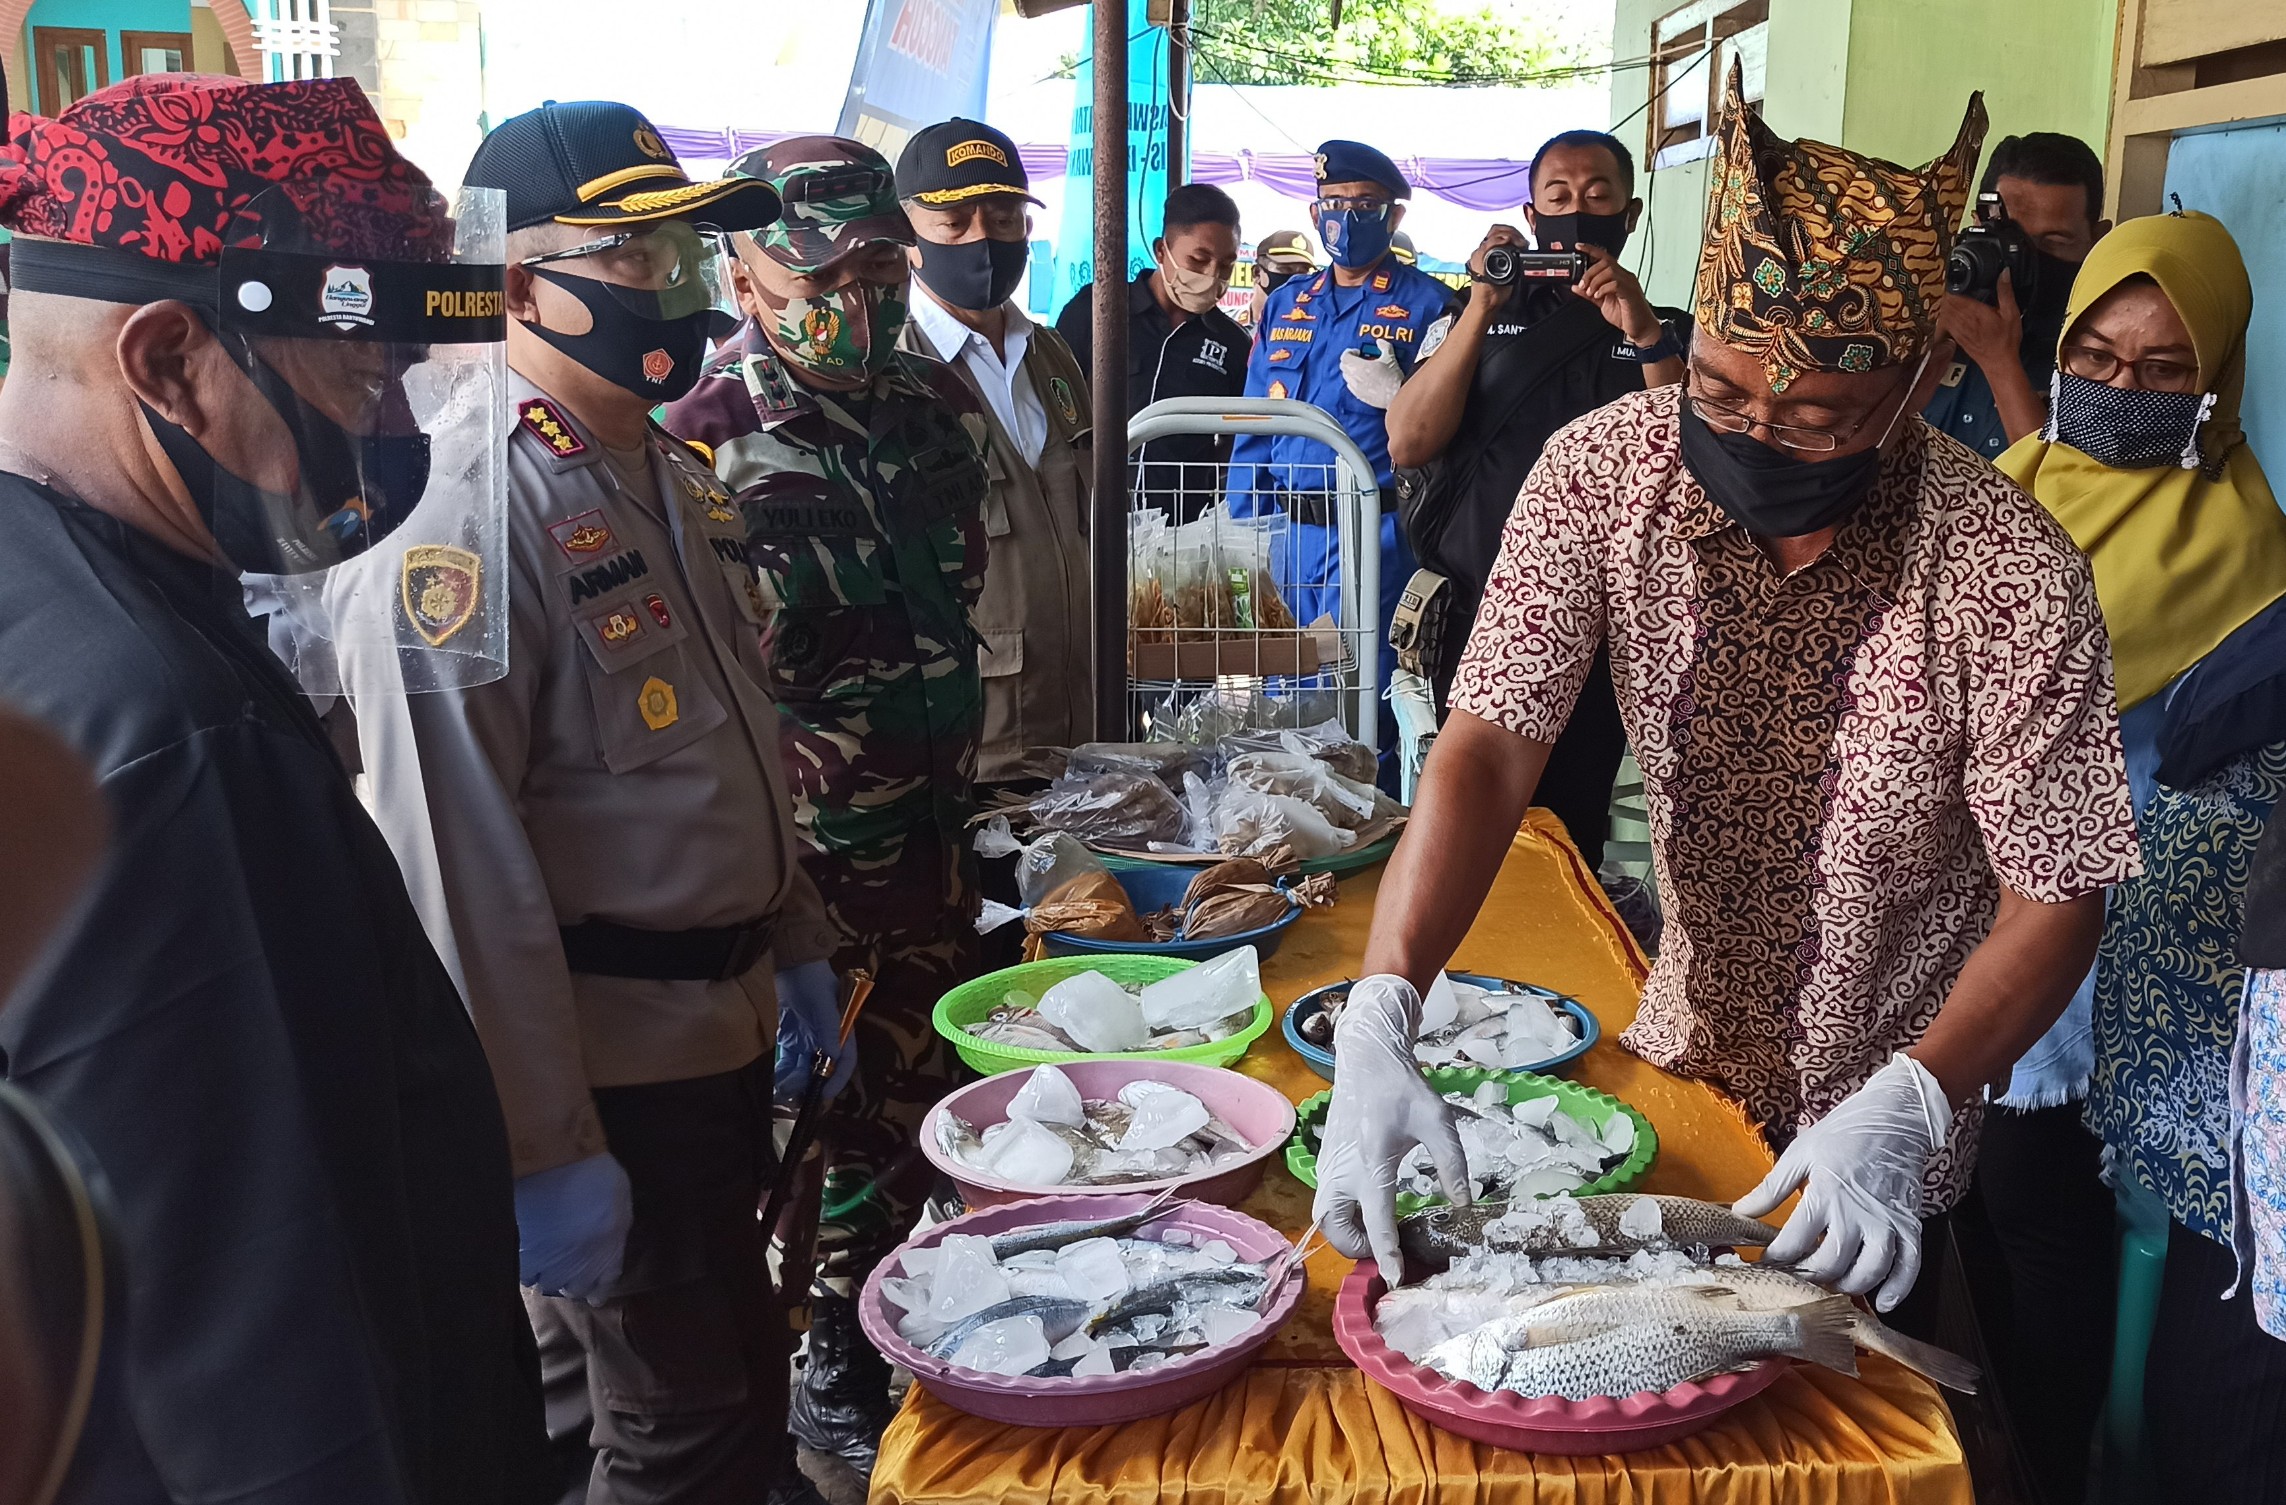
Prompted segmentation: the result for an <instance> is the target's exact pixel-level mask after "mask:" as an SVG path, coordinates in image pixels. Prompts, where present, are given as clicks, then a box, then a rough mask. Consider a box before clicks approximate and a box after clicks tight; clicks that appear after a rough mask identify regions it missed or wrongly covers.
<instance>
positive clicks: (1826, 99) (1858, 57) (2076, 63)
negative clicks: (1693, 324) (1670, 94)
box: [1611, 0, 2118, 307]
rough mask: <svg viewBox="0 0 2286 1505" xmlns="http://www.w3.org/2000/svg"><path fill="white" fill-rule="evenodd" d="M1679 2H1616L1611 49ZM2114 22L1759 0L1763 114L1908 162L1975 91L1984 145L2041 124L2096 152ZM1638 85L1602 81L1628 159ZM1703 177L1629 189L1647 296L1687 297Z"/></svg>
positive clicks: (2071, 8)
mask: <svg viewBox="0 0 2286 1505" xmlns="http://www.w3.org/2000/svg"><path fill="white" fill-rule="evenodd" d="M1680 3H1681V0H1617V3H1616V4H1615V6H1614V13H1613V17H1612V49H1611V51H1612V56H1613V57H1615V58H1621V59H1625V58H1640V57H1644V56H1647V55H1648V54H1649V52H1650V50H1651V27H1652V23H1653V22H1654V21H1656V20H1657V19H1658V18H1659V17H1660V16H1663V15H1665V14H1667V13H1668V12H1670V11H1672V10H1674V9H1675V8H1676V7H1677V6H1678V5H1679V4H1680ZM2003 15H2005V17H2006V19H2005V22H2003V21H2002V20H2001V19H2000V18H2001V17H2002V16H2003ZM2117 17H2118V3H2117V0H2008V3H2007V4H2005V6H2003V5H2001V4H2000V3H1998V0H1771V5H1770V59H1769V70H1768V75H1767V77H1768V83H1767V86H1766V89H1767V96H1768V97H1767V98H1766V99H1765V100H1764V101H1763V111H1762V113H1763V118H1764V119H1766V120H1768V121H1769V122H1770V125H1771V128H1772V129H1774V130H1776V131H1778V132H1779V133H1781V134H1782V135H1786V136H1810V137H1815V138H1816V139H1818V140H1821V141H1839V142H1841V144H1842V145H1844V146H1847V147H1849V148H1850V149H1852V150H1853V151H1862V152H1868V153H1871V154H1873V155H1875V156H1880V157H1887V158H1890V159H1892V160H1894V161H1899V162H1903V163H1906V164H1907V165H1918V164H1920V163H1922V162H1926V161H1928V160H1929V159H1930V158H1931V157H1934V156H1936V155H1937V154H1938V153H1939V152H1941V151H1943V150H1944V149H1945V148H1946V147H1947V146H1949V145H1951V144H1952V139H1953V133H1954V131H1955V130H1956V129H1957V128H1958V127H1959V125H1960V118H1961V111H1962V110H1963V109H1964V108H1965V107H1966V106H1967V104H1968V96H1969V92H1970V91H1971V90H1973V89H1982V90H1984V93H1985V107H1986V109H1987V110H1989V111H1990V112H1991V115H1992V128H1991V130H1990V131H1989V132H1988V133H1987V135H1986V137H1985V141H1986V144H1987V145H1988V146H1989V145H1990V144H1991V143H1993V142H1997V141H1998V140H1999V139H2000V138H2001V137H2003V136H2006V135H2010V134H2013V133H2017V132H2022V131H2034V130H2050V131H2066V132H2069V133H2070V134H2072V135H2075V136H2078V137H2080V138H2081V139H2082V140H2084V141H2086V142H2088V143H2089V144H2090V145H2092V146H2094V147H2095V148H2096V149H2097V151H2099V152H2100V151H2102V149H2103V143H2104V136H2105V133H2106V131H2107V129H2108V127H2109V123H2110V109H2111V69H2112V44H2113V33H2114V31H2115V30H2116V27H2117ZM1694 81H1695V76H1694ZM1650 88H1651V74H1650V70H1649V69H1648V68H1631V69H1626V70H1623V71H1621V72H1617V73H1615V74H1613V75H1612V89H1611V118H1612V119H1613V120H1614V121H1615V122H1617V121H1625V122H1626V123H1625V124H1624V125H1617V126H1615V127H1614V129H1615V131H1616V132H1617V134H1618V135H1619V136H1620V138H1621V139H1622V140H1624V141H1625V142H1626V143H1627V145H1628V147H1629V149H1630V150H1632V151H1634V152H1635V153H1637V155H1638V156H1639V157H1640V156H1641V155H1642V153H1643V151H1644V149H1645V148H1646V147H1647V146H1648V145H1649V131H1648V128H1647V127H1646V125H1645V123H1644V113H1643V107H1644V104H1645V101H1646V99H1647V98H1648V96H1649V94H1650ZM1706 181H1707V173H1706V164H1705V162H1703V161H1699V162H1690V163H1684V164H1681V165H1678V166H1675V167H1670V168H1667V169H1666V170H1664V171H1662V172H1658V173H1653V174H1649V175H1648V177H1647V179H1646V180H1645V181H1642V182H1640V183H1639V184H1638V185H1637V192H1638V193H1640V194H1642V195H1643V196H1644V197H1645V199H1646V200H1647V204H1646V213H1645V216H1644V218H1645V223H1644V225H1643V226H1642V227H1641V228H1640V229H1638V230H1637V232H1636V234H1635V237H1634V239H1633V240H1632V241H1631V242H1630V244H1629V247H1628V256H1627V262H1628V265H1629V266H1631V267H1633V268H1635V269H1636V272H1637V274H1638V275H1639V276H1641V277H1642V278H1643V285H1644V287H1645V288H1646V290H1648V291H1649V293H1650V294H1651V297H1652V300H1653V301H1654V302H1658V303H1667V304H1677V305H1682V306H1686V307H1687V306H1688V304H1689V301H1690V292H1691V279H1692V276H1693V274H1694V272H1695V271H1696V268H1697V265H1698V243H1699V233H1700V228H1701V225H1702V223H1703V217H1704V212H1705V199H1706Z"/></svg>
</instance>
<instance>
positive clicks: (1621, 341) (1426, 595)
mask: <svg viewBox="0 0 2286 1505" xmlns="http://www.w3.org/2000/svg"><path fill="white" fill-rule="evenodd" d="M1530 182H1531V189H1532V202H1531V203H1529V204H1527V205H1525V207H1524V220H1525V223H1526V224H1527V225H1529V226H1531V229H1532V239H1533V242H1534V244H1535V245H1537V247H1538V248H1539V249H1538V251H1537V253H1534V252H1530V251H1527V250H1525V248H1524V237H1523V236H1522V235H1521V234H1520V233H1519V232H1518V231H1517V230H1516V229H1515V228H1514V227H1512V226H1509V225H1494V226H1493V227H1492V229H1491V230H1490V231H1489V232H1488V233H1487V234H1486V235H1485V237H1484V243H1483V244H1482V245H1480V246H1478V247H1477V249H1476V254H1475V255H1474V256H1472V257H1471V258H1470V259H1469V272H1470V275H1471V276H1472V277H1473V278H1474V282H1473V285H1472V286H1471V287H1470V289H1469V298H1468V303H1467V305H1466V306H1465V307H1463V308H1462V309H1461V310H1460V311H1459V312H1457V313H1453V314H1448V315H1446V316H1445V317H1444V318H1442V319H1439V320H1438V321H1437V322H1436V323H1434V324H1432V325H1430V326H1429V329H1428V332H1427V333H1426V334H1425V335H1424V336H1423V337H1422V341H1421V355H1420V364H1419V365H1417V366H1416V367H1415V368H1414V371H1413V375H1412V377H1411V379H1410V380H1408V381H1407V382H1406V383H1405V385H1404V387H1403V388H1402V389H1400V390H1399V391H1398V393H1397V396H1396V400H1395V401H1393V402H1391V403H1390V404H1389V459H1390V463H1391V464H1393V465H1395V466H1396V467H1397V508H1398V518H1399V520H1400V521H1401V522H1402V523H1403V525H1404V529H1405V538H1406V541H1407V542H1408V543H1410V544H1411V545H1412V546H1413V554H1414V557H1415V558H1416V559H1418V560H1419V561H1420V564H1421V568H1420V570H1419V571H1417V572H1416V573H1415V574H1414V576H1413V581H1412V585H1411V587H1410V588H1409V589H1408V590H1407V592H1406V602H1405V604H1404V605H1403V606H1402V607H1400V608H1399V612H1400V615H1401V617H1402V616H1405V615H1417V617H1418V620H1417V621H1414V622H1411V623H1410V624H1407V625H1410V626H1411V628H1412V631H1411V632H1410V633H1409V634H1408V637H1409V641H1410V644H1411V646H1410V647H1407V648H1401V649H1400V650H1399V661H1400V662H1401V663H1403V664H1404V665H1405V667H1407V668H1410V669H1413V670H1414V671H1415V672H1416V673H1419V674H1421V675H1423V676H1424V677H1426V678H1427V679H1428V680H1429V681H1430V683H1431V684H1432V685H1433V686H1434V687H1435V690H1436V700H1437V709H1438V710H1439V712H1440V713H1441V712H1442V711H1443V710H1444V707H1445V701H1446V696H1447V694H1448V693H1449V691H1450V690H1451V688H1452V677H1453V670H1454V668H1455V667H1456V666H1457V664H1458V662H1459V659H1460V646H1461V644H1462V643H1464V642H1465V641H1467V638H1468V631H1469V627H1470V626H1471V624H1473V623H1474V622H1475V620H1476V610H1477V605H1478V602H1479V601H1480V600H1481V598H1482V597H1483V594H1484V583H1485V579H1486V577H1487V576H1489V575H1490V574H1491V573H1492V562H1493V559H1494V558H1495V556H1497V554H1498V553H1499V550H1500V530H1501V527H1502V525H1503V524H1505V523H1506V522H1507V521H1508V514H1509V511H1510V510H1511V509H1512V508H1513V507H1514V506H1515V502H1516V493H1517V491H1518V490H1519V489H1521V488H1522V486H1523V484H1524V478H1525V476H1527V475H1529V474H1530V473H1531V470H1532V465H1533V462H1535V461H1537V460H1538V459H1539V458H1540V449H1541V446H1543V445H1545V444H1546V443H1547V442H1548V439H1549V436H1551V435H1552V434H1554V433H1555V432H1556V430H1558V429H1560V428H1562V427H1563V426H1564V425H1565V424H1567V423H1569V422H1571V421H1572V420H1573V419H1575V418H1577V417H1579V416H1581V415H1582V414H1584V413H1589V412H1592V411H1594V410H1595V409H1597V408H1600V407H1602V406H1603V405H1604V404H1605V403H1607V402H1610V401H1612V400H1613V399H1614V398H1617V397H1620V396H1622V395H1624V394H1626V393H1628V392H1636V391H1641V390H1642V389H1643V388H1645V387H1663V386H1667V385H1669V384H1671V383H1673V382H1677V381H1680V380H1682V378H1683V346H1684V342H1685V340H1686V339H1687V338H1688V333H1689V329H1690V317H1689V315H1687V314H1685V313H1683V312H1682V311H1681V310H1680V309H1660V308H1653V307H1652V306H1651V303H1650V300H1649V299H1647V298H1645V297H1644V296H1643V286H1642V284H1641V283H1639V282H1638V281H1636V279H1635V276H1634V274H1633V273H1631V272H1629V271H1628V270H1627V269H1626V268H1624V267H1622V266H1621V265H1620V264H1619V252H1620V250H1621V249H1622V248H1623V247H1625V245H1626V244H1627V236H1628V232H1630V231H1631V230H1633V229H1634V228H1635V224H1636V221H1637V219H1638V218H1639V217H1640V216H1641V214H1642V212H1643V201H1642V200H1641V199H1639V198H1636V197H1635V196H1634V193H1635V163H1634V159H1633V158H1632V157H1631V156H1630V155H1629V153H1628V150H1627V148H1626V147H1625V146H1624V145H1622V144H1621V143H1620V142H1619V141H1618V140H1616V139H1615V138H1613V137H1611V136H1607V135H1605V134H1604V133H1603V132H1601V131H1566V132H1564V133H1563V134H1561V135H1559V136H1555V137H1552V138H1550V140H1549V141H1548V142H1547V144H1546V145H1544V146H1542V147H1541V148H1540V150H1539V151H1538V152H1537V153H1536V154H1535V155H1534V156H1533V158H1532V171H1531V175H1530ZM1625 751H1626V735H1625V733H1623V732H1622V731H1621V729H1620V725H1619V707H1618V704H1617V703H1616V702H1615V701H1614V700H1613V699H1612V690H1611V670H1610V666H1609V664H1608V663H1607V662H1606V660H1605V659H1604V658H1603V656H1602V655H1600V654H1599V655H1598V656H1597V658H1596V662H1595V666H1594V668H1593V669H1592V670H1591V671H1590V672H1589V676H1588V682H1587V686H1586V688H1585V689H1584V690H1583V691H1582V692H1581V696H1580V703H1579V707H1578V709H1577V710H1576V711H1575V712H1574V713H1573V716H1572V720H1571V723H1570V725H1569V726H1568V727H1567V728H1566V729H1565V731H1564V734H1563V736H1561V737H1560V738H1558V739H1557V741H1556V746H1555V750H1554V751H1553V752H1552V753H1551V754H1550V755H1549V758H1548V770H1547V772H1546V773H1544V774H1543V775H1542V776H1541V780H1540V801H1541V803H1542V804H1544V805H1546V806H1547V807H1548V808H1549V809H1551V810H1553V811H1555V812H1556V814H1557V815H1558V816H1559V817H1561V818H1562V820H1563V822H1564V828H1565V829H1566V830H1567V831H1569V832H1570V833H1571V837H1572V841H1573V843H1574V844H1575V845H1577V846H1578V847H1579V849H1580V855H1581V856H1583V857H1585V858H1586V859H1587V862H1588V865H1589V866H1590V867H1591V868H1593V867H1595V866H1598V865H1599V864H1600V863H1601V862H1602V860H1603V844H1604V838H1605V836H1606V835H1607V834H1608V832H1609V830H1610V826H1611V784H1612V779H1613V778H1614V776H1615V775H1616V774H1617V773H1618V771H1619V760H1620V758H1621V756H1622V755H1623V754H1624V753H1625Z"/></svg>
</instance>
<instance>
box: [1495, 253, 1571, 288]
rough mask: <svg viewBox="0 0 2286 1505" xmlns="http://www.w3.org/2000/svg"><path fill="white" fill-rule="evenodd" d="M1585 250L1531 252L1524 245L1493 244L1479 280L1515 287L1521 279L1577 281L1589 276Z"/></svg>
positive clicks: (1531, 280) (1529, 280)
mask: <svg viewBox="0 0 2286 1505" xmlns="http://www.w3.org/2000/svg"><path fill="white" fill-rule="evenodd" d="M1587 269H1588V258H1587V252H1585V251H1527V250H1525V249H1524V248H1523V247H1521V246H1492V247H1489V248H1488V249H1487V250H1486V251H1485V253H1484V271H1483V272H1482V273H1480V274H1479V275H1478V276H1477V279H1476V280H1477V281H1479V282H1489V283H1491V284H1492V285H1493V286H1494V287H1513V286H1515V285H1516V284H1517V283H1519V282H1538V281H1549V282H1554V281H1558V280H1561V281H1564V282H1577V281H1579V280H1580V278H1582V277H1584V276H1586V275H1587Z"/></svg>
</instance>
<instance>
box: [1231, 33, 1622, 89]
mask: <svg viewBox="0 0 2286 1505" xmlns="http://www.w3.org/2000/svg"><path fill="white" fill-rule="evenodd" d="M1191 32H1192V34H1193V35H1194V36H1200V37H1204V38H1206V39H1207V40H1209V41H1211V42H1214V43H1216V44H1217V45H1219V46H1221V47H1224V48H1226V49H1229V50H1230V51H1233V52H1242V53H1250V54H1252V55H1254V56H1256V57H1260V58H1266V59H1269V60H1271V61H1273V62H1277V63H1283V64H1286V65H1288V66H1289V67H1290V68H1291V70H1292V71H1293V72H1294V73H1295V74H1296V75H1297V76H1298V77H1299V78H1301V79H1302V80H1304V81H1310V80H1316V81H1321V82H1333V83H1374V84H1394V85H1397V86H1399V87H1411V88H1432V89H1433V88H1448V87H1462V88H1498V87H1501V86H1513V85H1523V84H1545V83H1557V82H1565V81H1570V80H1575V79H1587V78H1596V77H1605V76H1609V75H1611V74H1614V73H1621V72H1626V71H1629V70H1632V69H1636V68H1648V67H1650V66H1652V65H1653V63H1655V62H1656V61H1657V59H1655V58H1650V57H1642V58H1626V59H1620V60H1616V61H1613V62H1608V63H1578V64H1566V65H1563V66H1560V67H1554V68H1543V69H1537V70H1534V71H1532V72H1527V73H1485V74H1478V73H1459V72H1455V71H1453V70H1451V69H1445V68H1420V67H1414V68H1390V67H1383V66H1381V65H1379V64H1375V63H1370V62H1362V61H1351V60H1343V61H1340V62H1333V63H1328V62H1327V61H1326V60H1325V59H1324V58H1323V57H1320V56H1316V55H1312V54H1308V53H1299V52H1294V51H1291V50H1288V49H1286V48H1282V47H1276V46H1273V45H1271V44H1270V43H1267V42H1263V41H1258V40H1256V39H1255V38H1253V37H1250V36H1245V35H1242V34H1240V33H1236V32H1227V31H1222V30H1219V29H1217V28H1214V27H1211V26H1204V27H1203V26H1200V25H1199V24H1198V23H1197V22H1196V21H1195V20H1194V21H1193V22H1192V23H1191ZM1336 69H1339V70H1346V72H1336V71H1334V70H1336ZM1226 81H1227V80H1226ZM1272 87H1275V86H1272Z"/></svg>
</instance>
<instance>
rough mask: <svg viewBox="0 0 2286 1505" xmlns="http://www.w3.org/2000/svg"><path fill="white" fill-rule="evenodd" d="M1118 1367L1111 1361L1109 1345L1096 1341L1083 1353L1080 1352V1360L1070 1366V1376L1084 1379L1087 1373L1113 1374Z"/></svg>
mask: <svg viewBox="0 0 2286 1505" xmlns="http://www.w3.org/2000/svg"><path fill="white" fill-rule="evenodd" d="M1118 1369H1119V1366H1118V1365H1116V1364H1114V1363H1112V1361H1111V1345H1110V1344H1108V1343H1098V1344H1096V1345H1095V1346H1094V1347H1093V1348H1091V1349H1089V1350H1088V1351H1087V1352H1086V1353H1085V1354H1082V1355H1081V1356H1080V1361H1079V1362H1078V1363H1077V1364H1074V1365H1073V1366H1072V1378H1074V1379H1085V1378H1087V1377H1088V1376H1089V1375H1095V1374H1115V1373H1117V1372H1118Z"/></svg>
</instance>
